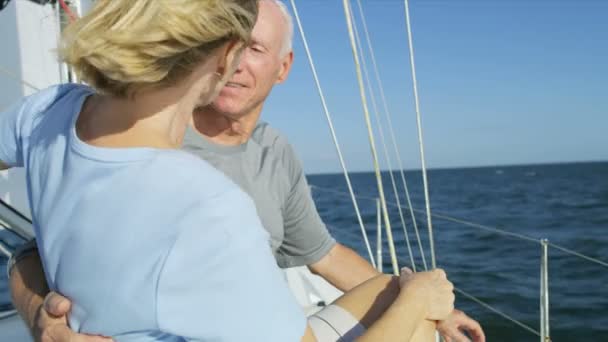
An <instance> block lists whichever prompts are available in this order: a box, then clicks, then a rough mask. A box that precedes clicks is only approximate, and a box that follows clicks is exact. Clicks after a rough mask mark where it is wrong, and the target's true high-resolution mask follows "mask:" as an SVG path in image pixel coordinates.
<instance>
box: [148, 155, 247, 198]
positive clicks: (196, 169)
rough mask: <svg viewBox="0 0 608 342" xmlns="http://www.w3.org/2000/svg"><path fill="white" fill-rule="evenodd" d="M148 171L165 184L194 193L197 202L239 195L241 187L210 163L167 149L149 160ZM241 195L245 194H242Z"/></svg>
mask: <svg viewBox="0 0 608 342" xmlns="http://www.w3.org/2000/svg"><path fill="white" fill-rule="evenodd" d="M149 167H150V171H152V170H153V172H155V173H158V174H159V176H161V177H164V178H165V181H166V182H168V183H165V184H166V185H168V184H171V186H174V187H177V188H180V189H185V190H187V191H186V193H188V194H193V196H195V198H196V199H197V200H200V199H201V198H202V197H204V198H210V197H217V196H220V195H224V194H229V193H230V194H232V193H234V194H235V195H240V194H241V193H242V191H241V190H240V188H239V187H238V186H237V185H236V184H235V183H234V182H233V181H232V180H230V179H229V178H228V177H227V176H226V175H224V174H223V173H222V172H221V171H220V170H218V169H216V168H215V167H214V166H213V165H211V164H210V163H209V162H207V161H205V160H203V159H201V158H199V157H197V156H195V155H192V154H190V153H188V152H184V151H179V150H167V151H163V152H161V153H158V155H157V156H156V158H154V160H152V161H150V165H149ZM243 194H244V193H243Z"/></svg>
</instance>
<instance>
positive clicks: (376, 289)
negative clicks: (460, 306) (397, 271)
mask: <svg viewBox="0 0 608 342" xmlns="http://www.w3.org/2000/svg"><path fill="white" fill-rule="evenodd" d="M452 291H453V286H452V284H451V283H450V282H449V281H448V280H447V279H446V277H445V273H444V272H443V271H441V270H435V271H431V272H421V273H417V274H407V272H405V274H402V276H401V278H397V277H391V276H388V275H381V276H378V277H375V278H373V279H371V280H369V281H367V282H365V283H363V284H361V285H359V286H357V287H356V288H354V289H353V290H351V291H349V292H348V293H346V294H345V295H344V296H342V297H340V298H338V299H337V300H336V302H335V303H334V304H333V305H337V306H339V307H341V308H342V309H344V310H346V311H348V312H349V313H350V314H351V315H352V316H353V318H355V319H356V320H358V321H359V322H360V323H361V324H362V325H363V326H365V327H366V328H367V331H366V332H365V333H364V334H363V335H362V336H360V337H359V339H358V341H431V340H432V339H433V336H434V334H435V325H436V323H435V320H439V319H443V318H445V317H444V316H447V315H448V314H449V313H450V312H451V311H452V309H453V307H454V294H453V292H452ZM302 341H303V342H312V341H316V340H315V338H314V335H313V334H312V331H311V330H310V328H309V329H308V330H307V331H306V335H305V336H304V338H303V339H302Z"/></svg>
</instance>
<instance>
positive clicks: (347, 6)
mask: <svg viewBox="0 0 608 342" xmlns="http://www.w3.org/2000/svg"><path fill="white" fill-rule="evenodd" d="M343 5H344V14H345V17H346V24H347V27H348V35H349V38H350V44H351V48H352V52H353V58H354V62H355V67H356V71H357V80H358V82H359V92H360V95H361V102H362V104H363V114H364V116H365V123H366V125H367V133H368V138H369V144H370V148H371V152H372V157H373V162H374V170H375V172H376V181H377V183H378V192H379V195H380V201H381V203H382V212H383V216H384V227H385V229H386V237H387V240H388V244H389V251H390V255H391V262H392V265H393V272H394V273H395V275H399V265H398V263H397V254H396V252H395V246H394V240H393V232H392V229H391V223H390V219H389V215H388V208H387V206H386V198H385V197H384V187H383V185H382V175H381V174H380V165H379V164H378V154H377V152H376V144H375V141H374V132H373V130H372V124H371V121H370V118H369V110H368V107H367V97H366V95H365V85H364V84H363V77H362V74H361V64H360V63H359V54H358V52H357V46H356V42H355V36H354V32H353V23H352V21H351V14H350V13H351V10H350V4H349V2H348V0H343Z"/></svg>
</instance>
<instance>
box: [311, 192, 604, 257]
mask: <svg viewBox="0 0 608 342" xmlns="http://www.w3.org/2000/svg"><path fill="white" fill-rule="evenodd" d="M310 187H311V188H312V189H316V190H319V191H325V192H329V193H334V194H338V195H341V196H346V195H347V194H346V193H344V192H342V191H339V190H334V189H327V188H320V187H318V186H316V185H311V186H310ZM356 196H357V198H360V199H364V200H369V201H375V200H376V199H375V198H374V197H371V196H365V195H356ZM387 204H388V205H390V206H396V205H397V204H396V203H394V202H387ZM413 210H414V211H415V212H418V213H425V211H424V210H420V209H413ZM433 217H434V218H437V219H441V220H445V221H450V222H455V223H460V224H462V225H464V226H467V227H472V228H478V229H481V230H485V231H489V232H492V233H495V234H498V235H502V236H507V237H511V238H516V239H520V240H525V241H529V242H534V243H540V239H536V238H533V237H531V236H527V235H524V234H519V233H513V232H510V231H506V230H504V229H500V228H496V227H491V226H487V225H483V224H479V223H475V222H471V221H467V220H464V219H460V218H456V217H453V216H449V215H447V214H446V213H443V212H438V211H437V210H434V211H433ZM549 246H550V247H552V248H555V249H557V250H560V251H562V252H564V253H566V254H569V255H572V256H576V257H579V258H581V259H584V260H586V261H590V262H593V263H595V264H598V265H600V266H604V267H607V268H608V262H605V261H602V260H599V259H597V258H594V257H591V256H588V255H585V254H583V253H580V252H577V251H574V250H572V249H569V248H566V247H564V246H560V245H558V244H555V243H553V242H549Z"/></svg>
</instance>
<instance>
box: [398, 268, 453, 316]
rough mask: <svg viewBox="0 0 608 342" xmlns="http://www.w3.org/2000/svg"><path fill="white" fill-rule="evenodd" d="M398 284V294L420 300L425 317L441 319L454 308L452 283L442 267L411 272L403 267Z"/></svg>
mask: <svg viewBox="0 0 608 342" xmlns="http://www.w3.org/2000/svg"><path fill="white" fill-rule="evenodd" d="M399 285H400V286H401V294H400V295H402V294H403V295H408V296H412V297H413V298H415V299H417V300H420V301H422V303H423V305H424V306H425V307H426V315H425V318H426V319H429V320H434V321H441V320H444V319H446V318H447V317H448V316H449V315H450V313H451V312H452V311H453V310H454V299H455V296H454V285H453V284H452V283H451V282H450V281H449V280H448V279H447V276H446V274H445V271H443V270H442V269H435V270H432V271H428V272H418V273H413V272H412V271H411V270H410V269H409V268H403V269H402V270H401V276H400V277H399Z"/></svg>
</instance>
